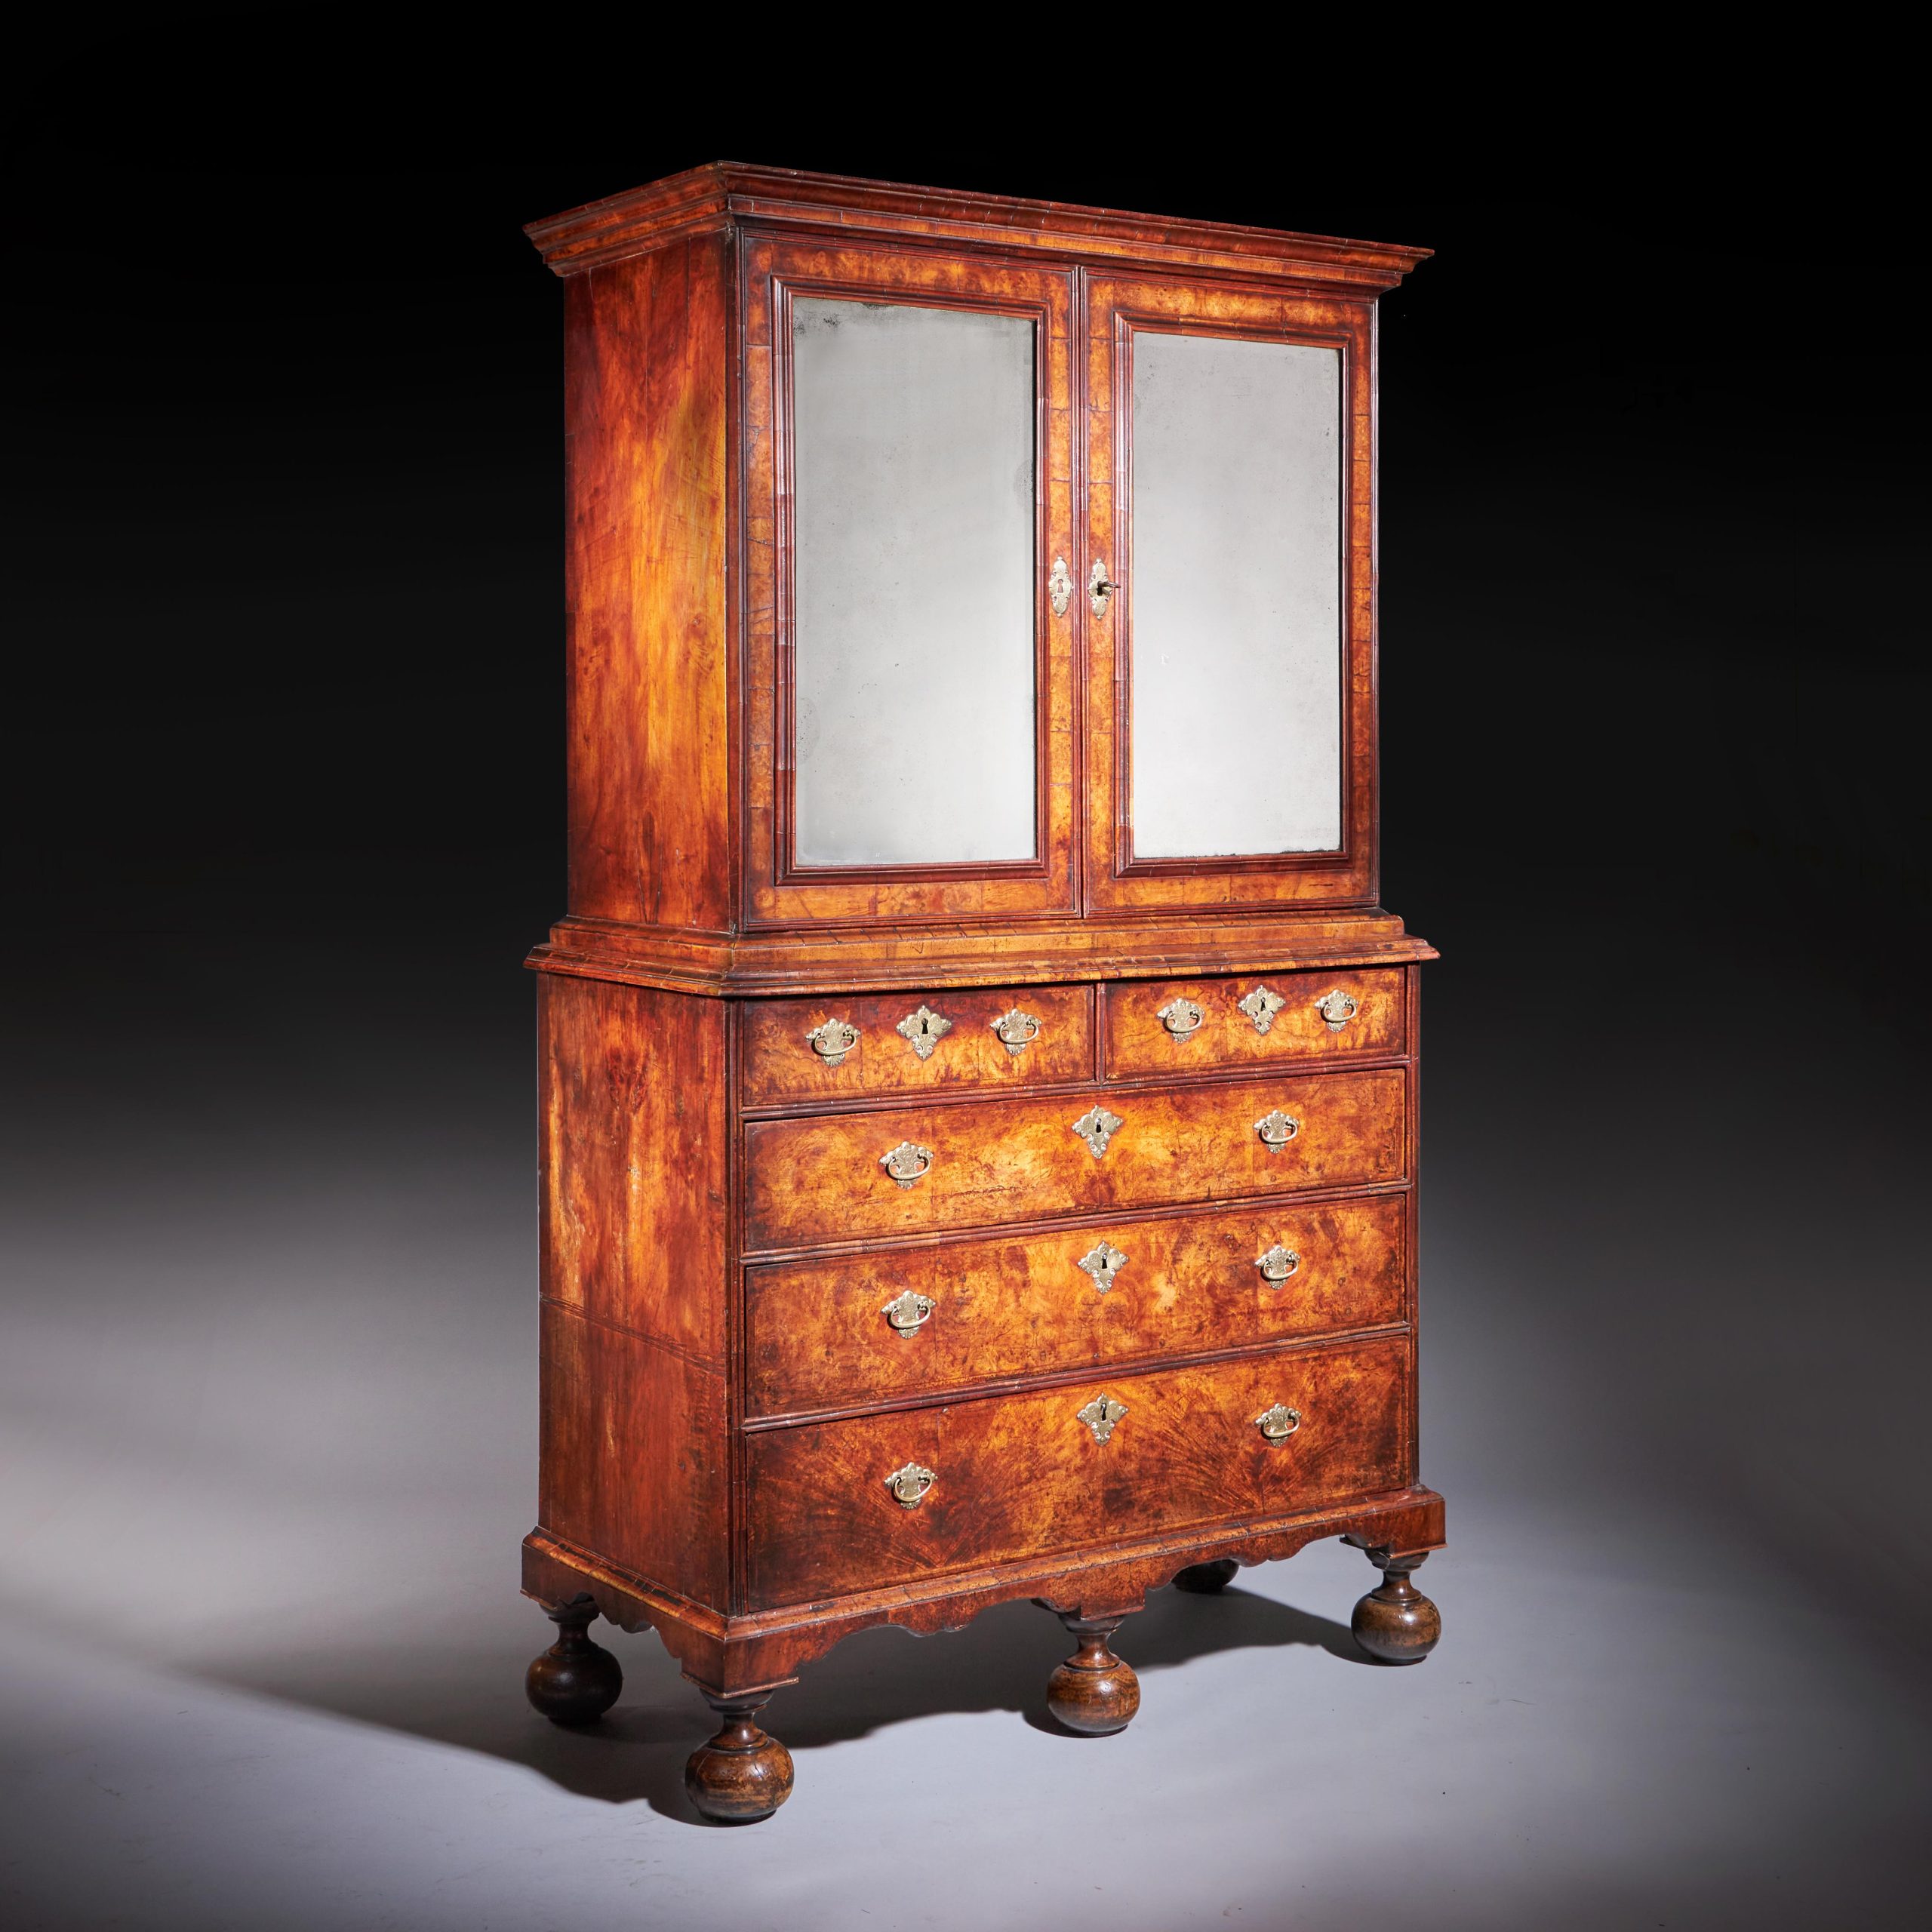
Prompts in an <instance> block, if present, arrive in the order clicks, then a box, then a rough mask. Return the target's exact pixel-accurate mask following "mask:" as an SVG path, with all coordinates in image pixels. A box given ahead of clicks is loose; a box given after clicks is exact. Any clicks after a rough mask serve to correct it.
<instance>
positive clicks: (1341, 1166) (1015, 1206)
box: [745, 1068, 1407, 1251]
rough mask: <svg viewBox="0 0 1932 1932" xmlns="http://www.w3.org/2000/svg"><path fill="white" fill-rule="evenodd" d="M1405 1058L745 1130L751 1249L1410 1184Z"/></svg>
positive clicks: (776, 1123) (771, 1124) (747, 1228)
mask: <svg viewBox="0 0 1932 1932" xmlns="http://www.w3.org/2000/svg"><path fill="white" fill-rule="evenodd" d="M1406 1080H1407V1075H1406V1074H1405V1073H1404V1071H1403V1070H1402V1069H1399V1068H1386V1069H1373V1070H1369V1071H1365V1072H1353V1073H1309V1072H1295V1073H1293V1074H1287V1073H1282V1074H1275V1075H1271V1076H1270V1077H1269V1078H1266V1079H1265V1080H1254V1081H1231V1082H1229V1083H1228V1084H1226V1085H1220V1084H1207V1085H1188V1086H1177V1087H1160V1088H1142V1089H1140V1090H1139V1091H1127V1090H1124V1089H1109V1090H1108V1091H1106V1092H1105V1093H1104V1094H1103V1093H1097V1092H1096V1091H1094V1090H1092V1089H1091V1088H1089V1089H1088V1090H1087V1091H1084V1092H1080V1093H1074V1094H1057V1095H1054V1096H1051V1097H1041V1098H1038V1099H1032V1100H992V1101H984V1102H966V1103H959V1104H956V1105H951V1106H931V1107H907V1108H898V1109H892V1110H891V1111H886V1112H876V1113H848V1114H831V1115H821V1116H819V1117H817V1118H811V1119H803V1120H771V1121H751V1122H749V1124H747V1125H746V1128H745V1143H746V1217H745V1246H746V1248H747V1249H748V1250H751V1251H769V1250H773V1249H780V1248H795V1247H812V1246H816V1245H819V1244H824V1243H828V1242H832V1241H852V1240H863V1239H866V1238H871V1237H877V1236H881V1235H888V1236H889V1235H903V1234H912V1233H918V1232H923V1231H924V1230H926V1229H942V1228H970V1227H985V1226H992V1225H993V1224H995V1223H1000V1222H1008V1221H1011V1222H1021V1221H1032V1220H1039V1219H1041V1218H1042V1217H1050V1216H1054V1215H1066V1214H1095V1213H1100V1212H1105V1211H1112V1210H1117V1209H1123V1208H1133V1207H1166V1206H1168V1205H1170V1204H1180V1203H1181V1202H1184V1201H1235V1200H1239V1199H1241V1198H1244V1197H1247V1196H1251V1195H1271V1194H1277V1193H1282V1192H1287V1191H1288V1190H1291V1189H1296V1188H1309V1187H1348V1186H1364V1185H1367V1184H1371V1183H1375V1182H1378V1181H1389V1180H1400V1179H1401V1177H1402V1175H1403V1171H1404V1157H1405V1149H1406V1146H1407V1131H1406V1129H1407V1120H1406V1112H1407V1107H1406V1096H1407V1086H1406V1084H1405V1083H1406Z"/></svg>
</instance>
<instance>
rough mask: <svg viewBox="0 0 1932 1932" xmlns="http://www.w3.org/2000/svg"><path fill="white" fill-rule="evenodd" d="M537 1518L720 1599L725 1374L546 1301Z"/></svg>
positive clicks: (596, 1549) (598, 1550) (631, 1567)
mask: <svg viewBox="0 0 1932 1932" xmlns="http://www.w3.org/2000/svg"><path fill="white" fill-rule="evenodd" d="M724 1410H725V1404H724V1379H723V1377H721V1375H719V1374H717V1373H716V1372H715V1371H713V1370H711V1369H709V1368H702V1367H699V1366H698V1364H697V1363H695V1362H692V1361H687V1360H686V1359H685V1358H684V1357H682V1356H681V1355H673V1354H672V1352H670V1351H669V1349H666V1348H665V1347H663V1346H662V1344H660V1343H656V1342H653V1341H651V1340H648V1339H647V1338H646V1337H644V1336H641V1335H633V1334H630V1333H629V1332H628V1331H626V1330H623V1329H621V1328H612V1327H607V1326H606V1325H605V1324H604V1323H602V1322H601V1321H588V1320H586V1318H584V1317H583V1316H582V1315H576V1314H573V1313H572V1312H571V1311H570V1310H569V1309H565V1308H562V1307H560V1306H558V1304H557V1303H555V1302H546V1303H544V1304H543V1426H542V1441H541V1448H540V1457H541V1461H540V1475H539V1478H538V1483H537V1515H538V1518H539V1520H540V1522H541V1524H542V1526H543V1528H544V1529H546V1530H547V1531H549V1532H550V1533H551V1534H553V1535H555V1536H559V1537H563V1538H564V1539H565V1540H566V1541H567V1542H570V1543H575V1544H576V1545H577V1546H578V1547H579V1548H580V1549H586V1550H588V1551H589V1552H591V1553H592V1555H597V1556H601V1557H605V1558H608V1559H609V1561H611V1562H612V1563H614V1564H617V1566H618V1567H620V1568H621V1569H625V1570H628V1571H631V1572H632V1574H635V1575H636V1576H639V1577H643V1578H645V1580H647V1581H648V1582H651V1583H657V1584H659V1585H661V1586H663V1587H664V1588H666V1589H670V1590H672V1591H675V1592H676V1593H677V1594H678V1595H680V1596H682V1597H688V1598H690V1599H691V1601H694V1602H695V1603H701V1604H709V1605H710V1606H711V1607H712V1608H713V1609H718V1610H721V1609H723V1608H724V1602H725V1595H724V1590H725V1551H726V1547H727V1537H726V1534H725V1527H724V1525H725V1500H726V1496H727V1493H728V1459H729V1455H730V1444H729V1437H728V1432H727V1430H726V1428H725V1420H724Z"/></svg>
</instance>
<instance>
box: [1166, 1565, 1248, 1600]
mask: <svg viewBox="0 0 1932 1932" xmlns="http://www.w3.org/2000/svg"><path fill="white" fill-rule="evenodd" d="M1240 1567H1241V1565H1240V1564H1238V1563H1237V1562H1236V1561H1235V1560H1234V1558H1232V1556H1220V1557H1217V1558H1215V1559H1214V1561H1213V1562H1212V1563H1190V1564H1189V1565H1188V1566H1187V1567H1186V1569H1185V1570H1183V1571H1182V1572H1181V1573H1180V1575H1179V1576H1178V1577H1176V1578H1175V1579H1174V1588H1175V1589H1177V1590H1186V1591H1188V1592H1191V1593H1192V1595H1195V1596H1198V1597H1213V1596H1219V1595H1220V1593H1221V1592H1223V1590H1225V1589H1226V1588H1227V1587H1228V1586H1229V1584H1230V1583H1232V1582H1233V1581H1234V1580H1235V1571H1237V1570H1238V1569H1239V1568H1240Z"/></svg>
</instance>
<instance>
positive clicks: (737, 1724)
mask: <svg viewBox="0 0 1932 1932" xmlns="http://www.w3.org/2000/svg"><path fill="white" fill-rule="evenodd" d="M704 1701H705V1702H706V1703H707V1704H709V1706H711V1708H712V1709H713V1710H714V1711H715V1712H717V1713H718V1735H717V1736H716V1737H714V1738H712V1740H710V1741H709V1743H704V1744H700V1746H698V1748H697V1749H696V1750H695V1751H694V1752H692V1753H691V1761H690V1762H689V1763H688V1764H686V1765H685V1790H686V1791H688V1792H689V1793H690V1794H691V1802H692V1803H693V1804H695V1805H696V1806H697V1808H698V1809H699V1810H700V1811H702V1812H703V1814H704V1815H705V1816H706V1817H707V1818H711V1819H714V1820H716V1821H717V1822H718V1823H719V1824H721V1825H750V1824H755V1823H757V1821H758V1820H759V1819H761V1818H768V1817H771V1814H772V1813H773V1812H774V1811H776V1810H777V1809H778V1807H779V1806H780V1805H781V1804H783V1803H784V1802H785V1801H786V1798H789V1797H790V1796H791V1795H792V1754H791V1752H789V1751H788V1750H786V1748H785V1747H784V1746H783V1745H782V1744H780V1743H779V1741H778V1740H777V1738H775V1737H772V1736H771V1735H770V1734H769V1733H768V1732H765V1731H763V1730H760V1729H759V1728H758V1725H757V1724H756V1723H755V1722H754V1721H753V1720H754V1719H755V1718H756V1717H757V1715H758V1712H760V1711H761V1710H763V1709H764V1707H765V1706H766V1705H767V1704H768V1703H770V1702H771V1692H770V1691H769V1690H761V1691H758V1692H757V1693H756V1694H754V1695H752V1696H751V1697H715V1696H714V1695H713V1694H712V1693H711V1692H710V1691H709V1690H706V1692H705V1694H704Z"/></svg>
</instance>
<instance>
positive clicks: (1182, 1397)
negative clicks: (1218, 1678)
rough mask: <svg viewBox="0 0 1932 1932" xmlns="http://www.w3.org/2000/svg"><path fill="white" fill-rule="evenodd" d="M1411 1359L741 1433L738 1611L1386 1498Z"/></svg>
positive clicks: (1165, 1373)
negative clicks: (743, 1519) (745, 1536)
mask: <svg viewBox="0 0 1932 1932" xmlns="http://www.w3.org/2000/svg"><path fill="white" fill-rule="evenodd" d="M1408 1361H1409V1355H1408V1343H1407V1340H1406V1338H1404V1337H1395V1338H1392V1339H1390V1340H1386V1341H1378V1342H1371V1343H1356V1344H1336V1345H1334V1346H1325V1347H1315V1348H1312V1349H1291V1350H1286V1351H1278V1352H1275V1353H1272V1354H1269V1355H1259V1356H1249V1357H1246V1358H1236V1359H1234V1360H1232V1361H1220V1362H1216V1363H1214V1364H1209V1365H1206V1366H1202V1367H1189V1368H1176V1369H1164V1370H1160V1371H1155V1372H1153V1373H1150V1374H1143V1375H1116V1376H1115V1377H1112V1379H1111V1380H1105V1379H1103V1380H1094V1381H1091V1382H1081V1383H1075V1384H1071V1385H1068V1386H1062V1387H1059V1388H1055V1389H1044V1390H1038V1391H1035V1392H1030V1393H1027V1394H1023V1395H1004V1396H993V1397H988V1398H983V1399H980V1400H978V1401H961V1402H955V1403H950V1404H944V1405H942V1406H940V1407H931V1408H921V1409H906V1410H901V1411H897V1412H896V1413H893V1414H884V1415H872V1416H861V1417H853V1418H851V1419H850V1420H846V1421H843V1422H832V1423H804V1424H799V1425H797V1426H792V1427H788V1428H778V1429H760V1430H755V1431H754V1432H752V1433H751V1434H750V1435H749V1436H748V1437H747V1438H746V1449H747V1452H748V1461H749V1478H750V1484H749V1505H750V1533H751V1534H750V1554H751V1562H750V1586H751V1590H752V1597H753V1601H754V1603H755V1606H756V1607H759V1608H769V1607H772V1606H774V1605H777V1604H789V1603H797V1602H800V1601H805V1600H807V1599H810V1598H818V1597H823V1596H832V1595H841V1594H843V1593H845V1592H853V1591H859V1590H866V1589H880V1588H883V1587H885V1586H890V1585H895V1584H905V1583H912V1582H914V1581H916V1580H918V1579H919V1578H921V1577H928V1576H931V1575H933V1574H935V1573H938V1572H943V1571H951V1570H959V1569H964V1568H966V1567H970V1566H974V1565H977V1564H991V1563H1001V1562H1006V1561H1011V1560H1013V1559H1014V1558H1020V1557H1025V1556H1029V1555H1033V1554H1035V1552H1038V1551H1041V1550H1044V1549H1054V1550H1060V1549H1078V1548H1080V1547H1081V1546H1083V1545H1086V1544H1090V1543H1097V1542H1099V1541H1100V1540H1103V1539H1105V1540H1107V1541H1108V1542H1109V1543H1113V1542H1116V1541H1124V1540H1131V1539H1132V1538H1134V1537H1140V1536H1151V1535H1156V1534H1160V1533H1161V1532H1162V1531H1168V1530H1174V1529H1177V1528H1180V1527H1183V1526H1187V1525H1192V1524H1197V1523H1207V1522H1213V1521H1220V1520H1223V1519H1238V1518H1252V1517H1269V1516H1284V1515H1294V1514H1295V1513H1297V1512H1300V1511H1302V1510H1305V1509H1317V1508H1320V1507H1322V1506H1326V1505H1327V1504H1330V1503H1336V1502H1339V1501H1341V1500H1345V1499H1346V1498H1349V1497H1355V1496H1366V1495H1372V1494H1377V1493H1380V1492H1382V1491H1387V1490H1392V1489H1397V1488H1400V1487H1402V1486H1403V1485H1404V1484H1405V1483H1406V1482H1407V1481H1408V1479H1409V1469H1408V1444H1409V1404H1408V1386H1409V1379H1408ZM1103 1401H1104V1402H1105V1404H1106V1407H1105V1408H1104V1409H1103V1408H1102V1407H1101V1404H1102V1403H1103ZM1264 1419H1265V1421H1264ZM1096 1430H1098V1431H1099V1432H1100V1435H1104V1437H1105V1440H1104V1441H1103V1440H1100V1439H1097V1435H1096ZM1284 1432H1285V1433H1284ZM1271 1435H1272V1436H1278V1438H1279V1439H1271ZM895 1477H897V1478H898V1483H897V1488H896V1489H895V1487H894V1478H895ZM902 1495H903V1497H905V1498H906V1501H903V1502H902V1501H901V1500H899V1498H900V1496H902Z"/></svg>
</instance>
